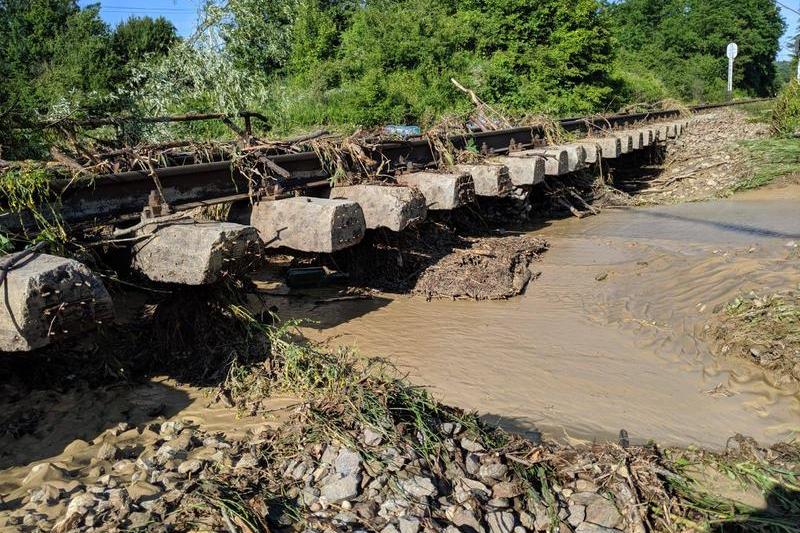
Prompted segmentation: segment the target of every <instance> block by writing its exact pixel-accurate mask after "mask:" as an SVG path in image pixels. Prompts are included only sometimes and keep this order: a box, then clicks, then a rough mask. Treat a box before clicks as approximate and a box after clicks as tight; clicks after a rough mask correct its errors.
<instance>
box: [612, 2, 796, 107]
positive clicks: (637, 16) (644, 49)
mask: <svg viewBox="0 0 800 533" xmlns="http://www.w3.org/2000/svg"><path fill="white" fill-rule="evenodd" d="M609 12H610V14H611V18H612V20H613V24H614V26H615V28H616V35H617V39H618V41H619V44H620V47H621V49H622V50H621V56H622V57H623V58H624V64H625V65H626V70H628V69H632V70H633V71H634V72H637V71H640V70H642V69H644V70H645V71H649V72H652V73H654V74H655V75H656V76H657V77H658V79H659V80H661V82H662V83H663V84H664V86H665V87H666V88H667V90H668V91H669V92H670V93H672V94H673V95H677V96H680V97H683V98H687V99H693V100H720V99H722V98H723V97H724V96H725V86H726V79H727V58H726V57H725V48H726V46H727V44H728V43H729V42H731V41H735V42H736V43H737V44H738V45H739V56H738V57H737V59H736V69H735V72H734V86H735V88H737V89H739V90H741V91H742V92H743V93H746V94H752V95H758V96H766V95H769V94H771V93H772V92H773V91H774V89H775V88H776V83H777V73H776V67H775V61H774V60H775V55H776V54H777V52H778V50H779V48H780V42H779V39H780V36H781V34H782V33H783V30H784V29H785V23H784V22H783V20H782V19H781V17H780V13H779V11H778V7H777V6H776V5H775V2H773V1H772V0H714V1H710V0H624V1H622V2H619V3H615V4H611V5H610V6H609Z"/></svg>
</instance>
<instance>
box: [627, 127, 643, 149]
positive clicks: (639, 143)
mask: <svg viewBox="0 0 800 533" xmlns="http://www.w3.org/2000/svg"><path fill="white" fill-rule="evenodd" d="M627 133H628V135H630V136H631V147H632V148H633V149H634V150H641V149H642V147H643V146H644V138H643V135H642V132H641V130H633V131H629V132H627Z"/></svg>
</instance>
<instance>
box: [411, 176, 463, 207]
mask: <svg viewBox="0 0 800 533" xmlns="http://www.w3.org/2000/svg"><path fill="white" fill-rule="evenodd" d="M397 183H399V184H401V185H406V186H407V187H416V188H417V189H419V191H420V192H421V193H422V195H423V196H425V202H426V203H427V205H428V209H429V210H431V211H450V210H452V209H456V208H457V207H461V206H464V205H467V204H469V203H471V202H473V201H474V200H475V182H474V181H473V180H472V176H470V175H469V174H467V173H466V172H457V173H437V172H414V173H412V174H403V175H401V176H398V177H397Z"/></svg>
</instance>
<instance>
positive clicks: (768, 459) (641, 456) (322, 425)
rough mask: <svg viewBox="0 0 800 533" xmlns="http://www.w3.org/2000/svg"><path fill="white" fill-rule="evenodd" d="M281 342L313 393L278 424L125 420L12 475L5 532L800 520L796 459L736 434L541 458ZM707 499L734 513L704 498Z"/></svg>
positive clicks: (282, 383) (581, 527) (553, 449)
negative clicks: (230, 430) (690, 444)
mask: <svg viewBox="0 0 800 533" xmlns="http://www.w3.org/2000/svg"><path fill="white" fill-rule="evenodd" d="M276 335H277V336H276ZM270 338H271V339H272V351H271V358H272V360H273V363H274V366H273V371H274V373H273V374H272V375H273V376H275V377H274V378H273V385H274V386H275V387H277V388H282V389H284V390H288V389H291V390H293V391H294V392H296V393H300V396H302V398H301V399H302V403H301V404H300V406H299V407H298V408H297V409H294V410H292V411H291V412H289V413H288V415H287V416H286V417H285V418H284V420H283V421H282V422H281V423H280V424H275V425H261V426H259V425H252V424H250V425H249V428H248V429H247V431H246V432H243V431H239V432H238V433H235V434H226V433H221V432H217V431H213V430H209V429H206V428H202V427H199V426H198V425H197V424H194V423H192V422H190V421H180V420H168V421H155V422H152V423H145V424H140V425H132V424H129V423H120V424H117V425H116V426H112V427H110V428H109V429H105V430H103V431H100V432H99V434H98V435H97V436H96V437H93V438H91V439H86V440H75V441H73V442H71V443H70V444H69V445H68V446H66V448H65V449H64V451H63V453H61V454H59V455H58V456H57V457H55V458H52V459H49V460H45V461H43V462H38V463H37V464H35V465H34V466H32V467H31V468H28V469H26V471H25V472H24V477H18V476H19V473H17V476H15V477H9V476H7V475H6V473H4V474H3V475H2V476H1V477H0V487H2V490H3V499H2V502H1V503H2V507H0V526H2V527H5V528H7V529H10V530H13V531H54V532H59V533H63V532H66V531H119V530H138V531H154V532H155V531H159V532H160V531H197V530H204V531H205V530H209V531H229V532H239V531H251V532H257V531H258V532H261V531H263V532H266V531H272V530H278V531H307V530H309V529H310V530H318V531H359V530H367V531H381V532H383V533H396V532H406V533H410V532H414V533H417V532H419V531H448V532H451V533H456V532H463V531H470V532H478V531H490V532H492V533H510V532H512V531H517V532H521V531H533V532H545V531H555V530H558V531H565V532H570V531H574V532H576V533H589V532H606V533H614V532H629V533H640V532H644V531H674V530H675V528H676V525H680V526H679V529H698V530H699V529H703V528H704V527H713V528H718V529H714V530H719V531H725V530H727V529H725V528H726V527H727V526H728V525H729V526H732V525H734V524H738V525H740V526H741V527H744V528H750V527H756V526H757V525H761V526H764V525H767V526H769V527H776V528H780V527H782V528H785V529H784V530H786V531H791V530H792V527H793V524H796V523H797V520H798V518H799V517H800V504H798V495H797V494H796V493H794V492H793V491H794V490H796V489H800V487H797V486H796V485H795V484H793V481H792V479H793V477H792V476H793V474H792V473H793V472H797V471H798V468H799V467H800V453H799V452H798V450H797V449H796V448H795V447H792V446H785V445H784V446H778V447H774V448H771V449H764V448H761V447H759V446H757V445H756V444H755V443H754V442H752V441H749V440H747V439H744V438H736V439H734V440H733V441H732V442H731V444H732V445H731V446H729V449H728V450H727V451H726V452H725V453H724V454H710V453H702V452H693V451H686V450H677V449H666V450H661V449H659V448H657V447H655V446H652V445H649V446H643V447H640V446H630V445H629V444H628V442H627V436H626V435H624V434H622V435H620V442H619V444H607V445H588V446H578V447H570V446H565V445H559V444H554V443H550V442H546V443H538V444H536V443H533V442H530V441H527V440H524V439H522V438H520V437H516V436H513V435H510V434H507V433H505V432H503V431H501V430H497V429H495V428H493V427H490V426H485V425H483V424H481V423H480V422H479V421H478V420H477V419H476V418H475V416H474V415H467V414H464V413H463V412H461V411H458V410H456V409H452V408H449V407H447V406H444V405H442V404H440V403H438V402H436V401H435V400H433V399H432V398H431V397H430V396H428V395H427V393H425V392H424V391H422V390H421V389H419V388H416V387H413V386H411V385H409V384H408V383H406V382H404V381H402V380H398V379H397V378H396V377H393V376H394V373H393V371H391V370H388V371H387V370H385V369H384V367H383V366H382V365H381V363H380V362H378V361H364V360H361V359H358V358H353V357H351V356H348V355H347V354H343V353H342V352H328V351H324V350H323V349H320V348H315V347H313V346H310V345H308V344H306V343H304V342H302V341H296V340H294V341H293V340H291V339H290V338H289V337H286V336H284V335H283V334H277V333H275V332H271V333H270ZM334 370H335V371H334ZM688 465H691V468H687V466H688ZM724 475H729V476H733V477H735V478H737V479H740V481H741V483H743V484H744V486H745V488H743V489H736V488H735V487H734V488H731V487H730V486H726V490H728V492H726V495H725V496H724V497H722V496H717V495H718V494H721V490H719V489H717V488H716V487H711V486H710V485H708V481H707V480H708V479H709V478H713V479H716V478H719V477H723V476H724ZM748 476H750V477H748ZM767 479H769V480H770V481H769V482H768V483H767V482H766V481H764V480H767ZM709 489H713V490H714V492H713V493H712V494H714V498H718V497H719V498H720V499H718V500H717V499H712V500H707V499H706V498H707V497H708V496H707V495H706V492H705V491H706V490H709ZM753 489H763V490H765V491H767V494H766V495H765V496H766V498H764V499H763V500H762V499H759V496H758V494H756V495H755V496H754V495H753V492H752V490H753ZM759 509H760V510H759Z"/></svg>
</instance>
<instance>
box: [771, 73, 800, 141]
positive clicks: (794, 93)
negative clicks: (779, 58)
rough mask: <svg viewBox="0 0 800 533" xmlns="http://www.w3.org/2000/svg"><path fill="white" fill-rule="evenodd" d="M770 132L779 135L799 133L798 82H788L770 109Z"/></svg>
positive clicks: (799, 85) (785, 135)
mask: <svg viewBox="0 0 800 533" xmlns="http://www.w3.org/2000/svg"><path fill="white" fill-rule="evenodd" d="M772 132H773V133H774V134H775V135H778V136H779V137H793V136H796V135H798V134H800V82H798V81H797V80H792V81H791V82H790V83H788V84H787V85H786V86H785V87H784V88H783V90H782V91H781V93H780V94H779V95H778V98H777V99H776V100H775V106H774V107H773V109H772Z"/></svg>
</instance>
